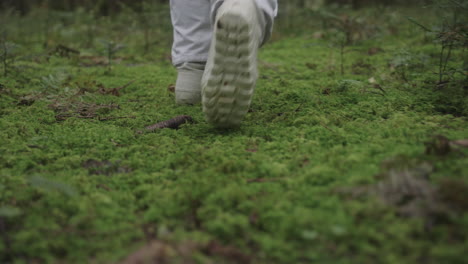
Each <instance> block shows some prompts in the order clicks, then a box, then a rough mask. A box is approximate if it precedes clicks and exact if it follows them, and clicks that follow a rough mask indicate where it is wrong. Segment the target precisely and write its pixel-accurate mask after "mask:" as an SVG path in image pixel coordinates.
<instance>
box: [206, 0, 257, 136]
mask: <svg viewBox="0 0 468 264" xmlns="http://www.w3.org/2000/svg"><path fill="white" fill-rule="evenodd" d="M262 21H264V18H263V14H262V13H261V12H260V11H259V10H258V8H257V6H256V4H255V2H254V0H225V1H224V3H223V4H222V5H221V6H220V7H219V9H218V11H217V15H216V20H215V24H214V32H213V37H212V41H211V46H210V52H209V55H208V61H207V64H206V68H205V72H204V74H203V78H202V104H203V112H204V113H205V117H206V119H207V121H208V122H210V123H212V124H213V125H215V126H217V127H236V126H239V125H240V123H241V121H242V119H243V117H244V116H245V114H246V113H247V112H248V110H249V107H250V103H251V100H252V96H253V93H254V89H255V83H256V81H257V77H258V71H257V52H258V48H259V46H260V44H261V42H262V38H263V36H262V35H263V30H264V28H265V25H262V24H264V23H263V22H262Z"/></svg>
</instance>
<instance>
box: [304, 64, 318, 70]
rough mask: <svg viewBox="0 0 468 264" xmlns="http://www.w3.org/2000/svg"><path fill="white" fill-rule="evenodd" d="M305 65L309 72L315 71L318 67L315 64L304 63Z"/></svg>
mask: <svg viewBox="0 0 468 264" xmlns="http://www.w3.org/2000/svg"><path fill="white" fill-rule="evenodd" d="M305 65H306V67H307V68H309V69H311V70H315V69H317V67H318V65H317V64H315V63H306V64H305Z"/></svg>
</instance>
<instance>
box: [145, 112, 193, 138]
mask: <svg viewBox="0 0 468 264" xmlns="http://www.w3.org/2000/svg"><path fill="white" fill-rule="evenodd" d="M192 122H193V118H192V117H191V116H188V115H181V116H176V117H174V118H172V119H169V120H166V121H162V122H159V123H156V124H154V125H151V126H147V127H145V130H144V131H141V130H140V131H138V133H139V134H141V133H143V132H145V131H147V132H153V131H155V130H157V129H161V128H172V129H178V128H179V126H180V125H183V124H185V123H192Z"/></svg>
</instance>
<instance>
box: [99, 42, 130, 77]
mask: <svg viewBox="0 0 468 264" xmlns="http://www.w3.org/2000/svg"><path fill="white" fill-rule="evenodd" d="M101 43H102V44H103V46H104V48H105V51H106V56H107V71H108V72H109V73H110V72H111V71H112V59H113V58H114V56H115V54H116V53H117V52H118V51H120V50H122V49H123V48H125V45H124V44H121V43H115V42H114V41H107V40H102V41H101Z"/></svg>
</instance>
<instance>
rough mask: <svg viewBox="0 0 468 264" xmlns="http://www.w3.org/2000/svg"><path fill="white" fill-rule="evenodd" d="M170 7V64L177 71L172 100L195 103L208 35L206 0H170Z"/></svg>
mask: <svg viewBox="0 0 468 264" xmlns="http://www.w3.org/2000/svg"><path fill="white" fill-rule="evenodd" d="M170 8H171V19H172V25H173V28H174V42H173V46H172V63H173V64H174V66H175V67H176V68H177V72H178V76H177V82H176V87H175V90H176V91H175V92H176V102H177V103H178V104H195V103H199V102H200V100H201V91H200V90H201V88H200V81H201V78H202V75H203V70H204V68H205V63H206V60H207V58H208V51H209V47H210V41H211V36H212V28H211V21H210V14H211V6H210V0H171V1H170Z"/></svg>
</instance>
